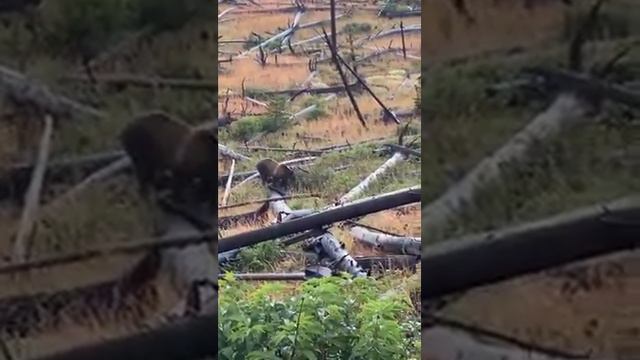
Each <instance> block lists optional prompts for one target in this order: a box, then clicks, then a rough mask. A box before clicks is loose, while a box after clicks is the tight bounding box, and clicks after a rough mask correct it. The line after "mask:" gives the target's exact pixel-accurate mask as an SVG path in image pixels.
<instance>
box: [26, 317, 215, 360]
mask: <svg viewBox="0 0 640 360" xmlns="http://www.w3.org/2000/svg"><path fill="white" fill-rule="evenodd" d="M217 331H218V312H217V310H216V311H215V312H214V313H212V314H209V315H202V316H199V317H197V318H194V319H189V320H184V321H180V322H179V323H176V324H171V325H166V326H164V327H162V328H159V329H155V330H152V331H148V332H144V333H140V334H136V335H131V336H127V337H121V338H118V339H112V340H107V341H104V342H101V343H98V344H93V345H87V346H83V347H80V348H77V349H72V350H69V351H65V352H61V353H58V354H53V355H49V356H43V357H40V358H37V360H85V359H92V360H113V359H154V360H184V359H202V358H205V357H209V358H213V359H217V357H218V342H217Z"/></svg>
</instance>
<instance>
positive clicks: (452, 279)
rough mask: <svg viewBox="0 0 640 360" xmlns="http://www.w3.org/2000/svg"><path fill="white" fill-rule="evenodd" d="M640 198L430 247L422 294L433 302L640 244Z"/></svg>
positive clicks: (424, 265) (424, 259) (425, 253)
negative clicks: (475, 288)
mask: <svg viewBox="0 0 640 360" xmlns="http://www.w3.org/2000/svg"><path fill="white" fill-rule="evenodd" d="M639 223H640V197H638V196H635V197H628V198H623V199H620V200H617V201H614V202H611V203H606V204H595V205H592V206H589V207H586V208H581V209H578V210H575V211H571V212H568V213H564V214H560V215H557V216H554V217H551V218H549V219H544V220H541V221H537V222H533V223H526V224H522V225H519V226H514V227H511V228H507V229H503V230H498V231H494V232H489V233H485V234H478V235H470V236H467V237H465V238H462V239H458V240H456V239H453V240H447V241H444V242H442V243H439V244H437V245H432V246H427V247H425V248H424V249H423V254H422V298H423V300H426V301H429V300H433V299H437V298H440V297H443V296H446V295H450V294H455V293H458V292H460V291H465V290H468V289H471V288H474V287H478V286H484V285H489V284H492V283H496V282H499V281H503V280H507V279H511V278H514V277H517V276H522V275H526V274H530V273H535V272H538V271H542V270H545V269H549V268H552V267H556V266H561V265H565V264H568V263H571V262H575V261H580V260H585V259H587V258H590V257H595V256H599V255H605V254H608V253H613V252H617V251H624V250H632V249H636V248H637V247H639V246H640V227H639V226H638V224H639Z"/></svg>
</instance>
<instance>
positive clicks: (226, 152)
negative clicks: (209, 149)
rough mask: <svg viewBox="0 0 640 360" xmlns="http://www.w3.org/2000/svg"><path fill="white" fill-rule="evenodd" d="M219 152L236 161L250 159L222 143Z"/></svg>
mask: <svg viewBox="0 0 640 360" xmlns="http://www.w3.org/2000/svg"><path fill="white" fill-rule="evenodd" d="M218 153H219V154H222V156H225V157H228V158H230V159H234V160H236V161H242V160H250V159H249V158H248V157H246V156H244V155H242V154H239V153H237V152H235V151H233V150H231V149H230V148H228V147H226V146H224V145H222V144H218Z"/></svg>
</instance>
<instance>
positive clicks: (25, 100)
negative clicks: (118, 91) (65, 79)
mask: <svg viewBox="0 0 640 360" xmlns="http://www.w3.org/2000/svg"><path fill="white" fill-rule="evenodd" d="M2 93H4V94H6V95H8V96H9V98H11V99H12V100H13V101H14V102H16V103H18V104H27V105H32V106H35V107H37V108H39V109H41V110H43V111H44V112H48V113H51V114H54V115H56V116H58V117H60V118H63V117H77V116H78V115H80V114H83V115H90V116H92V117H97V118H104V117H106V114H105V113H104V112H102V111H99V110H96V109H94V108H92V107H89V106H86V105H82V104H80V103H78V102H76V101H74V100H71V99H69V98H67V97H64V96H60V95H55V94H54V93H53V92H51V90H49V88H47V87H46V86H44V85H41V84H38V83H36V82H35V81H34V80H32V79H29V78H27V77H25V76H24V75H23V74H20V73H18V72H16V71H13V70H11V69H8V68H6V67H3V66H0V94H2Z"/></svg>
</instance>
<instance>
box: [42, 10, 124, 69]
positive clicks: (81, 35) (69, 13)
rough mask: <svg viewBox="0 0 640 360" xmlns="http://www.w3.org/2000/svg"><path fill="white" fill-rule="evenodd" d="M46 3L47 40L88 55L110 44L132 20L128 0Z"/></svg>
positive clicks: (57, 45)
mask: <svg viewBox="0 0 640 360" xmlns="http://www.w3.org/2000/svg"><path fill="white" fill-rule="evenodd" d="M45 4H46V5H45V8H44V11H43V12H44V15H43V22H44V25H45V29H46V30H45V39H46V41H47V44H48V45H49V46H52V47H53V50H55V49H61V48H62V49H66V51H67V52H68V53H70V54H72V55H75V56H81V57H83V58H85V59H86V58H91V57H93V56H95V55H96V54H97V53H98V52H99V51H100V50H102V49H104V48H106V47H108V46H109V45H110V44H111V43H113V41H114V40H116V38H117V37H118V36H119V35H121V34H122V32H123V31H124V30H125V29H126V28H127V26H128V24H129V23H130V16H131V12H130V9H129V7H128V2H127V0H110V1H102V0H82V1H76V0H51V1H48V2H46V3H45Z"/></svg>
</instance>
